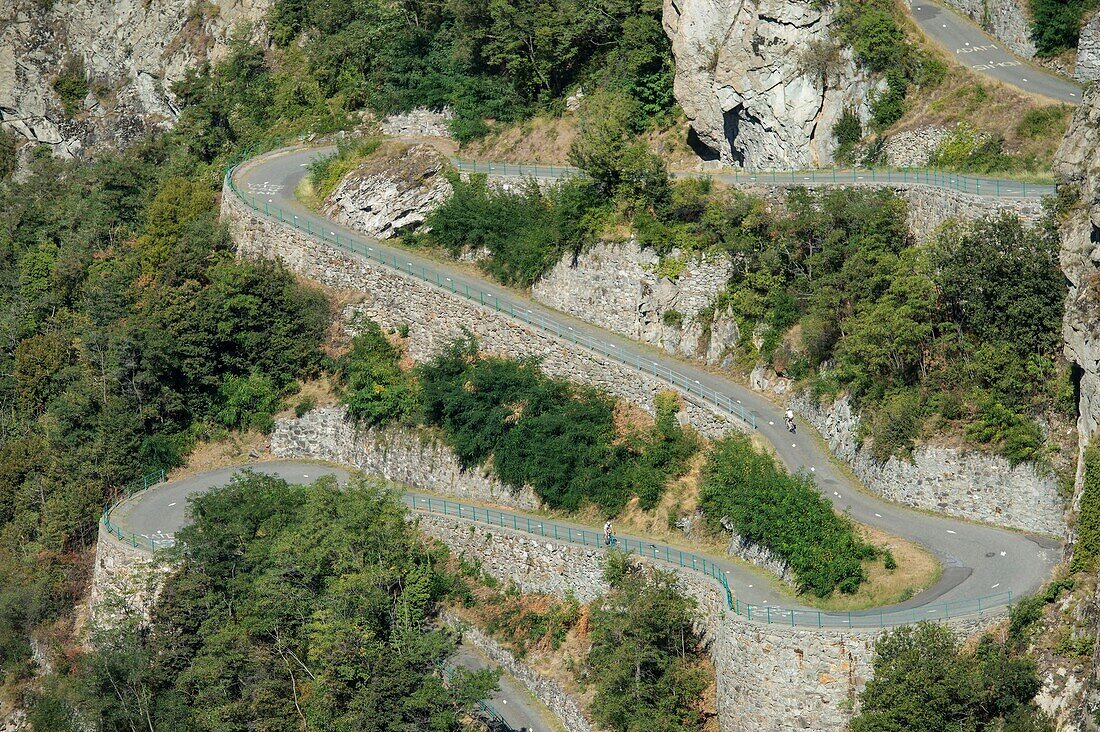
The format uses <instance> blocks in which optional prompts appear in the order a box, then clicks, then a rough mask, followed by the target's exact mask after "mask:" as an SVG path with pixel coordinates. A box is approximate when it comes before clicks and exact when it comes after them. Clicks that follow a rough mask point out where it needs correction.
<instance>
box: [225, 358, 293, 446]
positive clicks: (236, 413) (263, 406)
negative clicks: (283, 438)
mask: <svg viewBox="0 0 1100 732" xmlns="http://www.w3.org/2000/svg"><path fill="white" fill-rule="evenodd" d="M218 401H219V402H221V408H220V409H218V411H217V412H216V414H215V419H217V420H218V421H219V422H220V423H221V424H222V425H224V426H225V427H229V428H231V429H244V430H247V429H257V430H260V431H261V432H263V433H264V434H269V433H270V432H271V430H273V429H275V420H274V418H273V417H272V415H273V414H275V412H278V411H279V410H280V409H282V404H283V400H282V395H281V394H280V393H279V390H278V389H276V388H275V384H273V383H272V381H271V379H270V378H268V377H267V376H265V375H263V374H261V373H259V372H256V371H253V372H252V373H250V374H248V375H247V376H234V375H232V374H230V375H228V376H226V377H225V380H224V381H223V382H222V385H221V388H220V389H219V390H218Z"/></svg>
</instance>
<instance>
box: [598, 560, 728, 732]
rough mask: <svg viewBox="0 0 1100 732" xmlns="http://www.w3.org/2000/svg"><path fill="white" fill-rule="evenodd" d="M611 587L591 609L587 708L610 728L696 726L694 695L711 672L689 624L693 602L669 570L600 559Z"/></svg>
mask: <svg viewBox="0 0 1100 732" xmlns="http://www.w3.org/2000/svg"><path fill="white" fill-rule="evenodd" d="M606 575H607V580H608V582H609V584H610V585H611V591H610V592H609V593H608V594H607V595H605V596H604V597H603V598H601V599H600V600H599V601H597V603H596V604H595V605H594V606H593V608H592V614H591V619H590V626H589V627H590V631H589V632H590V634H591V639H592V649H591V651H589V653H588V662H587V664H586V669H585V672H584V679H586V680H587V681H588V682H589V683H590V684H591V685H592V686H594V687H595V695H594V696H593V698H592V714H593V716H594V717H595V720H596V722H597V723H598V724H599V725H600V726H602V727H604V728H606V729H609V730H612V731H613V732H640V731H641V730H668V731H669V732H688V731H689V730H699V729H702V728H703V725H704V722H705V721H706V715H705V714H704V710H703V708H702V704H701V697H702V694H703V692H704V691H705V690H706V688H707V686H709V684H710V677H711V674H712V672H711V671H710V670H709V668H708V666H707V663H706V658H707V655H706V651H705V648H704V645H703V642H702V639H701V638H700V637H699V636H698V635H696V634H695V632H694V630H693V628H694V627H695V622H696V619H697V616H696V609H695V602H694V600H691V599H690V598H688V597H685V596H684V594H683V593H682V592H681V591H680V589H679V587H678V585H677V580H676V575H675V573H673V572H663V571H658V570H654V569H644V568H642V567H640V566H638V565H636V564H633V563H631V562H630V561H629V560H628V559H626V558H625V557H619V558H616V557H612V558H611V559H610V560H609V562H608V567H607V572H606Z"/></svg>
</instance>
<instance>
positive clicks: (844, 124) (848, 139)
mask: <svg viewBox="0 0 1100 732" xmlns="http://www.w3.org/2000/svg"><path fill="white" fill-rule="evenodd" d="M833 136H834V137H835V138H836V141H837V143H838V144H840V145H854V144H855V143H857V142H859V141H860V140H861V139H863V123H862V122H860V120H859V114H857V113H856V111H855V110H854V109H852V108H851V107H845V108H844V112H843V113H842V114H841V115H840V119H838V120H837V121H836V124H835V125H833Z"/></svg>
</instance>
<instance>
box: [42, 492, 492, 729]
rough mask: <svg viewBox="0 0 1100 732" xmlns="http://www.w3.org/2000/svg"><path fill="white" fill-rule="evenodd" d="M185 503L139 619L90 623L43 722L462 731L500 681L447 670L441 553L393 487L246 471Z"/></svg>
mask: <svg viewBox="0 0 1100 732" xmlns="http://www.w3.org/2000/svg"><path fill="white" fill-rule="evenodd" d="M190 514H191V515H192V516H193V517H194V523H193V524H192V525H191V526H188V527H187V528H185V529H183V530H181V531H180V533H179V540H180V543H181V546H182V547H183V549H182V552H181V554H182V559H183V561H182V564H181V566H180V568H179V570H178V571H177V572H176V573H174V574H173V576H172V577H171V579H170V580H169V581H168V584H167V586H166V587H165V589H164V591H163V592H162V593H160V594H159V595H158V597H157V601H156V604H155V606H154V608H153V611H152V615H151V618H150V619H149V621H148V625H145V624H142V626H141V627H138V626H137V625H136V624H128V623H117V624H115V625H114V626H112V627H110V628H99V629H93V634H92V639H93V644H92V645H91V647H92V648H94V650H88V651H85V652H83V653H81V655H80V656H79V657H77V658H75V659H72V660H71V661H70V662H69V665H68V667H67V674H66V678H65V679H63V680H62V682H61V683H60V684H59V685H58V687H54V689H52V690H51V691H52V692H53V693H47V694H46V695H45V698H43V699H42V700H41V701H40V711H39V712H38V713H39V714H41V715H42V718H52V719H55V720H60V721H61V724H60V725H59V726H52V727H50V729H55V730H69V729H79V728H80V727H79V726H77V725H74V724H73V722H72V720H74V719H80V720H82V724H91V725H93V726H94V727H95V728H97V729H157V730H166V731H168V732H184V731H185V730H187V731H194V730H202V731H209V732H215V731H216V732H245V731H246V730H251V729H257V728H263V729H269V730H276V729H278V730H291V729H326V730H353V729H354V730H366V729H377V730H399V729H430V730H438V732H459V731H460V730H462V729H466V726H465V725H464V724H463V719H464V717H465V715H468V714H469V713H470V712H471V711H472V710H473V709H474V705H475V704H476V703H477V701H478V700H480V699H483V698H485V696H486V695H487V694H488V693H489V692H490V691H491V690H492V689H493V688H494V687H495V685H496V674H495V673H494V672H492V671H489V670H483V671H478V672H471V671H467V670H458V671H456V672H455V674H454V675H453V676H452V677H451V678H450V679H449V680H448V681H446V682H444V679H443V675H442V674H441V673H440V672H439V670H438V666H439V665H441V664H443V663H444V662H445V661H446V660H447V659H448V658H449V657H450V655H451V654H452V653H453V652H454V651H455V648H456V641H455V638H454V637H453V636H452V634H450V633H449V632H448V631H446V630H445V629H442V628H441V626H440V624H439V623H438V618H437V610H436V608H437V606H438V602H439V600H441V599H443V595H444V592H445V591H446V589H447V587H448V586H449V582H448V580H447V578H446V577H445V576H444V575H443V574H442V571H441V570H440V569H438V568H437V567H439V565H440V564H441V560H442V559H443V557H444V555H443V553H441V552H440V550H438V549H434V548H433V547H432V546H431V545H427V544H425V542H424V541H423V538H422V537H421V536H420V535H419V534H418V533H417V531H416V530H415V529H414V528H413V527H412V526H411V525H410V524H409V523H408V522H407V519H406V514H405V510H404V508H403V507H402V505H401V502H400V500H399V499H398V498H397V496H396V495H395V494H394V493H392V492H391V491H390V490H389V489H387V488H385V487H383V486H381V485H378V484H376V483H372V482H369V481H366V480H363V479H352V480H351V481H350V482H349V483H348V484H347V485H346V486H340V485H338V484H337V482H336V481H335V480H334V479H332V478H324V479H321V480H320V481H318V482H317V483H315V484H314V485H312V486H308V487H306V486H293V485H288V484H287V483H286V482H285V481H282V480H280V479H278V478H274V477H270V476H265V475H256V474H246V475H244V476H241V477H238V478H236V479H234V480H233V482H232V483H230V484H229V485H228V486H225V487H221V488H215V489H213V490H211V491H209V492H206V493H203V494H200V495H198V496H197V497H195V498H193V499H192V502H191V506H190ZM227 689H232V692H231V693H227Z"/></svg>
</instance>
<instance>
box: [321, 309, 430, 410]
mask: <svg viewBox="0 0 1100 732" xmlns="http://www.w3.org/2000/svg"><path fill="white" fill-rule="evenodd" d="M399 357H400V354H399V353H398V350H397V348H395V347H394V346H393V344H391V343H390V342H389V341H388V340H387V339H386V336H385V335H383V333H382V329H381V328H380V327H379V326H378V324H377V323H375V322H374V321H366V322H365V323H363V324H362V330H361V332H360V333H359V334H358V335H357V336H355V338H354V339H353V340H352V342H351V350H349V351H348V352H347V353H346V354H344V355H343V356H341V357H340V360H339V362H338V364H337V371H336V374H337V379H338V380H339V382H340V385H341V387H342V388H343V395H342V398H343V401H344V403H345V404H347V405H348V412H349V413H350V414H351V415H352V416H353V417H355V418H356V419H359V420H362V421H364V422H365V423H366V424H368V425H381V424H387V423H389V422H401V421H406V420H409V419H411V418H412V416H413V414H414V411H415V409H416V393H415V390H414V385H413V380H412V378H411V377H410V376H408V375H406V374H405V373H404V372H403V371H402V370H401V368H400V366H399V365H398V359H399Z"/></svg>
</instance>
